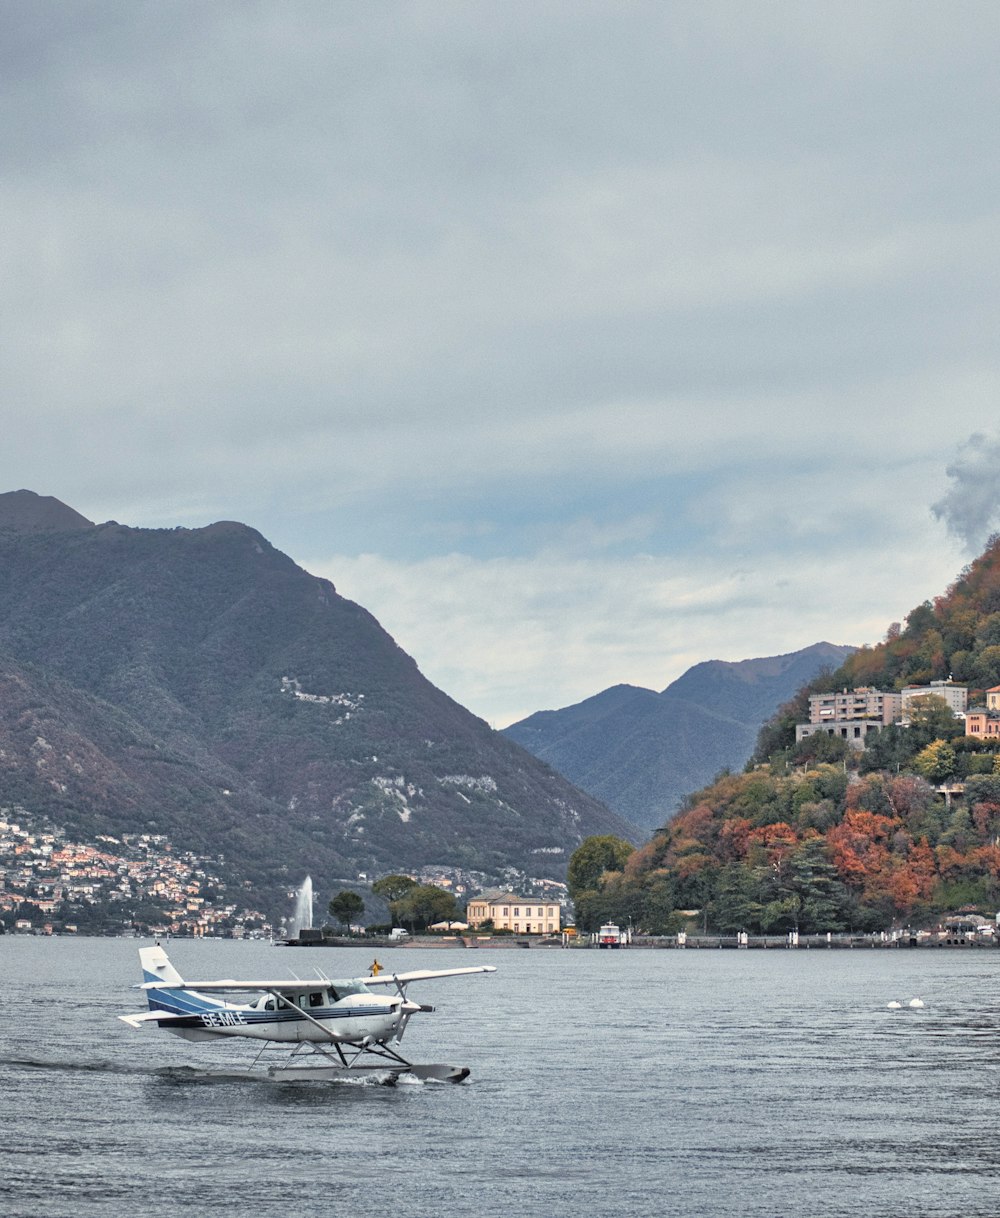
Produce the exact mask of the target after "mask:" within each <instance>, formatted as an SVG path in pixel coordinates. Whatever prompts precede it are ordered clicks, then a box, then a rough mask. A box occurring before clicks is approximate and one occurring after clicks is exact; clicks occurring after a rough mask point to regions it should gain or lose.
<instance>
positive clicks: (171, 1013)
mask: <svg viewBox="0 0 1000 1218" xmlns="http://www.w3.org/2000/svg"><path fill="white" fill-rule="evenodd" d="M139 962H140V964H141V965H142V983H141V985H138V986H136V987H135V988H136V989H139V990H144V991H145V993H146V998H147V1002H148V1004H149V1009H148V1010H147V1011H143V1012H142V1013H141V1014H136V1015H119V1016H118V1018H119V1019H121V1020H122V1021H123V1022H124V1023H127V1024H128V1025H129V1027H131V1028H136V1029H142V1028H145V1027H147V1026H148V1025H150V1024H155V1025H156V1027H158V1028H161V1029H162V1030H163V1031H165V1032H171V1033H172V1034H173V1035H175V1036H180V1037H183V1038H184V1040H192V1041H215V1042H219V1041H222V1040H227V1039H231V1038H233V1037H249V1038H251V1039H252V1040H259V1041H263V1042H264V1044H263V1046H262V1047H261V1049H260V1052H259V1053H258V1054H257V1056H256V1057H255V1058H254V1059H253V1061H252V1062H251V1063H250V1064H249V1066H247V1067H246V1068H245V1070H243V1071H241V1072H240V1073H241V1074H253V1073H256V1074H258V1075H260V1074H263V1076H264V1077H267V1078H271V1079H274V1080H276V1081H281V1082H303V1081H305V1082H323V1081H336V1080H337V1079H344V1078H351V1077H359V1076H364V1075H365V1074H366V1073H368V1074H372V1073H379V1072H381V1075H382V1081H390V1082H394V1081H395V1080H396V1079H397V1078H398V1077H400V1076H401V1075H410V1076H411V1077H414V1078H418V1079H435V1080H438V1081H441V1082H453V1083H458V1082H461V1081H462V1079H465V1078H468V1076H469V1069H468V1067H466V1066H447V1065H441V1064H429V1065H419V1064H416V1063H414V1062H411V1061H408V1060H407V1059H406V1058H405V1057H403V1056H402V1054H401V1053H400V1052H399V1044H400V1041H401V1040H402V1039H403V1033H404V1032H405V1030H406V1025H407V1024H408V1023H409V1021H410V1018H411V1017H412V1016H413V1015H416V1014H417V1013H418V1012H421V1011H433V1010H434V1008H433V1007H430V1006H425V1005H423V1004H421V1003H417V1002H412V1001H411V1000H410V999H409V998H407V996H406V988H407V986H408V985H410V984H411V983H412V982H414V981H430V980H433V979H435V978H438V977H462V976H466V975H468V974H470V973H495V972H496V968H495V967H494V966H492V965H484V966H482V967H477V968H449V969H437V970H433V969H418V970H416V971H415V972H409V973H392V972H386V973H385V974H384V975H382V976H376V977H354V978H351V979H349V980H340V981H338V980H335V979H331V978H330V977H325V976H318V978H317V979H316V980H307V981H303V980H301V979H300V978H297V977H296V978H294V979H293V980H291V981H233V980H224V981H185V980H184V979H183V977H181V975H180V973H178V971H177V970H176V969H175V968H174V966H173V965H172V964H171V963H170V961H169V959H168V958H167V953H166V952H165V951H164V950H163V948H162V947H160V945H159V944H157V945H156V946H155V947H142V948H140V949H139ZM374 986H379V987H381V986H385V987H389V986H392V987H394V988H395V991H396V992H395V993H394V994H380V993H373V992H372V987H374ZM247 993H250V994H255V995H257V997H255V998H254V999H253V1001H251V1002H239V1001H235V1000H234V999H233V998H232V997H230V998H225V997H215V995H230V996H239V995H243V994H247ZM269 1051H272V1052H273V1051H279V1052H281V1053H282V1058H283V1060H282V1061H281V1062H280V1063H279V1064H277V1065H268V1066H261V1063H262V1061H263V1059H264V1055H265V1054H266V1053H267V1052H269ZM258 1066H261V1069H260V1070H258V1069H257V1067H258ZM229 1073H231V1072H229Z"/></svg>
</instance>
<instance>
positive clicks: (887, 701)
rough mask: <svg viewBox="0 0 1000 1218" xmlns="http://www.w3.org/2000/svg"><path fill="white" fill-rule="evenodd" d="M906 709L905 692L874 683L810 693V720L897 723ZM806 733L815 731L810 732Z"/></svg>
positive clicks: (817, 721) (830, 722)
mask: <svg viewBox="0 0 1000 1218" xmlns="http://www.w3.org/2000/svg"><path fill="white" fill-rule="evenodd" d="M902 710H903V702H902V695H900V694H895V693H886V692H885V691H884V690H881V689H873V688H872V687H871V686H870V685H862V686H859V688H857V689H842V690H839V691H837V692H836V693H832V694H810V695H809V722H810V723H825V724H844V723H851V722H854V721H855V720H858V719H868V720H872V721H874V722H876V723H893V722H895V720H897V719H898V718H899V717H900V715H901V714H902ZM836 734H837V735H840V734H842V733H839V732H838V733H836ZM806 735H812V733H811V732H807V733H806Z"/></svg>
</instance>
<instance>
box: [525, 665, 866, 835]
mask: <svg viewBox="0 0 1000 1218" xmlns="http://www.w3.org/2000/svg"><path fill="white" fill-rule="evenodd" d="M852 651H853V648H851V647H847V646H841V645H838V644H833V643H827V642H821V643H814V644H812V645H811V646H810V647H806V648H802V649H801V650H799V651H796V652H790V653H787V654H784V655H780V656H764V657H759V658H755V659H748V660H739V661H728V660H703V661H701V662H700V663H698V664H695V665H693V666H692V667H691V668H689V669H687V670H686V672H684V673H682V674H681V676H680V677H678V678H677V679H676V680H674V681H672V682H671V683H670V685H668V686H667V687H666V688H665V689H664V690H662V691H660V692H659V693H656V692H654V691H653V690H649V689H645V688H643V687H641V686H629V685H614V686H610V687H609V688H608V689H605V690H602V691H601V692H600V693H597V694H594V695H593V696H592V697H590V698H586V699H584V700H583V701H582V702H579V703H577V704H576V705H574V706H570V707H564V708H562V709H561V710H556V711H539V712H536V713H535V714H534V715H529V716H528V717H527V718H526V719H523V720H521V721H520V722H518V723H516V724H512V725H511V726H510V727H508V728H507V729H506V733H507V734H508V735H509V736H510V737H511V738H512V739H514V740H516V741H517V742H518V743H519V744H521V745H523V746H524V747H525V748H527V749H529V750H530V751H531V752H533V753H534V754H535V755H536V756H537V757H539V758H541V759H542V760H544V761H547V762H548V763H549V764H550V765H552V766H553V767H554V768H555V769H557V770H559V771H560V773H563V774H565V775H566V777H567V778H569V779H570V781H572V782H574V783H575V784H576V785H578V786H580V787H582V788H583V789H584V790H586V791H589V792H590V793H591V794H592V795H594V796H596V797H597V798H598V799H601V800H602V801H603V802H605V803H606V804H607V805H608V806H609V807H611V808H613V809H614V810H616V811H617V812H619V813H620V814H621V815H622V816H624V817H626V818H627V819H629V820H631V821H633V822H634V823H635V824H638V825H640V826H642V827H644V828H647V829H655V828H658V827H659V826H660V825H662V824H663V823H665V822H666V821H667V820H668V819H669V818H670V816H671V815H672V814H673V813H674V812H675V811H676V810H677V808H678V807H679V806H680V804H681V802H682V801H683V799H684V798H685V796H686V795H687V794H688V793H689V792H690V791H693V790H697V789H699V788H700V787H702V786H704V785H705V783H706V782H708V781H709V780H710V779H711V778H712V777H714V775H715V774H717V773H719V771H720V770H724V769H729V768H733V767H741V766H742V765H743V764H744V763H745V762H746V760H747V759H748V758H749V757H750V755H751V754H752V752H753V749H754V744H755V742H756V739H757V733H758V731H759V730H760V726H761V724H762V723H763V722H764V721H765V719H766V718H767V717H768V716H769V715H770V714H773V713H774V711H775V710H776V708H777V707H778V706H779V705H781V703H783V702H785V701H786V700H787V699H788V698H789V697H791V695H792V694H793V693H794V692H795V691H796V690H797V689H798V688H799V687H800V686H802V685H803V684H805V682H806V681H807V680H808V679H809V677H811V676H814V675H815V674H816V672H817V671H818V670H819V669H820V668H823V667H825V666H833V665H834V663H835V662H836V663H837V664H839V663H840V662H842V661H843V659H844V657H845V656H846V655H848V654H850V653H851V652H852Z"/></svg>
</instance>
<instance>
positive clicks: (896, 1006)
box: [885, 999, 903, 1011]
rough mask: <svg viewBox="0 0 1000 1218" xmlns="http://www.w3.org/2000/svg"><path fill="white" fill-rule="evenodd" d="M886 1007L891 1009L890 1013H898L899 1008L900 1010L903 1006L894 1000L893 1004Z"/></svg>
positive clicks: (890, 1003) (887, 1004) (888, 1003)
mask: <svg viewBox="0 0 1000 1218" xmlns="http://www.w3.org/2000/svg"><path fill="white" fill-rule="evenodd" d="M885 1005H886V1006H887V1007H888V1008H889V1010H890V1011H898V1010H899V1008H900V1007H901V1006H902V1005H903V1004H902V1003H901V1002H896V1000H895V999H893V1001H892V1002H887V1003H886V1004H885Z"/></svg>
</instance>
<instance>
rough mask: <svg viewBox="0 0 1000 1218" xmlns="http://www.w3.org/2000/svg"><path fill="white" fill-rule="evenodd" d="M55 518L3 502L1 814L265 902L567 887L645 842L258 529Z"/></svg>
mask: <svg viewBox="0 0 1000 1218" xmlns="http://www.w3.org/2000/svg"><path fill="white" fill-rule="evenodd" d="M27 494H29V495H30V494H31V493H30V492H29V493H27ZM55 505H58V506H55ZM61 508H65V505H60V504H59V501H58V500H55V501H52V502H49V501H46V500H43V499H42V497H40V496H35V497H34V499H26V498H25V493H22V492H14V493H13V497H12V496H11V495H7V496H0V681H2V682H6V683H7V687H8V688H9V690H10V696H9V699H8V702H7V704H6V706H5V708H4V711H3V713H0V781H2V784H3V785H2V787H0V804H9V803H11V802H20V803H22V804H24V805H25V806H31V807H32V808H34V809H35V810H37V811H38V812H39V813H43V814H45V815H48V816H49V817H50V818H51V819H53V820H54V821H56V822H57V823H68V824H69V825H70V826H71V827H72V828H73V830H74V832H77V833H80V834H83V835H89V836H93V834H94V833H95V832H112V833H120V832H122V831H123V830H127V831H135V830H141V831H147V830H148V829H149V827H150V825H155V827H156V831H157V832H160V833H167V834H170V835H171V836H172V837H174V838H176V839H177V844H178V845H183V846H184V847H185V848H188V849H192V850H194V851H195V852H198V853H204V854H207V855H213V856H214V855H216V854H218V853H223V854H225V855H226V859H227V863H228V865H229V867H230V870H231V872H232V873H233V874H234V875H238V876H243V877H245V878H247V879H249V880H250V882H252V883H253V884H254V885H255V887H260V888H262V889H267V890H269V891H271V892H272V893H273V894H277V892H278V891H279V890H281V889H282V888H283V887H287V883H288V881H287V878H286V877H287V876H289V875H290V876H292V877H294V876H295V875H301V874H304V873H305V872H307V871H308V872H311V873H312V874H313V877H314V879H315V880H316V882H317V885H319V884H321V883H322V882H323V877H324V876H337V877H343V876H344V875H350V874H352V873H356V872H358V871H364V872H366V873H376V874H377V873H379V872H384V871H387V870H399V869H403V870H414V869H417V868H419V867H422V866H429V865H435V866H437V865H440V866H448V867H453V868H465V869H470V870H477V871H482V872H484V873H488V874H490V875H497V876H499V875H502V874H504V873H505V871H506V870H507V869H509V868H515V869H517V870H521V871H525V872H528V873H529V874H537V875H539V876H543V877H544V876H548V877H550V878H560V877H561V875H562V874H563V872H564V870H565V864H566V860H567V859H568V856H569V854H570V853H571V852H572V850H573V849H574V848H575V846H576V845H577V844H578V843H579V842H580V841H581V840H582V839H583V838H584V837H586V836H588V835H589V834H591V833H594V832H597V833H601V832H612V833H616V834H621V835H624V836H628V837H631V838H633V839H635V838H637V837H638V836H641V835H639V834H638V833H637V831H636V829H635V827H634V826H633V825H630V824H629V823H627V822H626V821H624V820H623V819H622V818H621V817H619V816H617V815H616V814H614V813H612V812H610V811H609V810H608V809H607V808H604V807H603V806H602V805H601V804H600V803H599V802H598V801H597V800H595V799H594V798H593V797H591V796H588V795H586V794H585V793H583V792H580V791H578V790H576V789H575V788H574V787H573V786H572V785H571V784H569V783H568V782H567V781H566V780H565V779H564V778H562V777H561V776H560V775H558V774H556V773H555V772H554V771H553V770H551V768H550V767H548V766H546V765H544V764H542V763H540V762H538V761H537V760H536V759H535V758H533V757H532V756H531V755H530V754H527V753H525V752H524V751H523V750H521V749H520V748H519V747H518V746H517V745H516V744H515V743H514V742H512V741H509V740H507V739H506V737H504V736H503V735H502V734H500V733H497V732H494V731H493V730H492V729H491V728H490V727H489V725H488V724H486V723H485V722H484V721H482V720H481V719H478V718H477V717H476V716H474V715H472V714H471V713H470V712H469V711H467V710H465V709H464V708H463V707H461V706H460V705H459V704H458V703H457V702H455V701H454V700H453V699H451V698H449V697H448V695H447V694H445V693H444V692H443V691H441V690H438V689H437V688H435V687H434V686H433V685H431V684H430V682H428V681H427V680H426V678H424V677H423V676H422V674H421V673H420V671H419V668H418V666H417V664H416V662H415V661H414V660H413V658H412V657H410V656H408V655H407V654H406V653H405V652H404V651H403V650H402V649H401V648H400V647H399V646H398V644H396V643H395V641H394V640H393V639H392V638H391V637H390V636H389V635H388V634H387V633H386V632H385V631H384V630H383V629H382V627H381V626H380V625H379V624H378V622H377V621H376V620H375V618H374V617H373V616H372V615H371V614H370V613H369V612H368V611H367V610H366V609H364V608H363V607H362V606H360V605H357V604H355V603H354V602H351V601H348V600H346V599H345V598H343V597H341V596H340V595H339V594H338V593H337V591H336V588H335V587H334V585H333V584H332V583H331V582H330V581H328V580H325V579H322V578H319V577H317V576H314V575H312V574H310V573H309V572H307V571H304V570H303V569H302V568H300V567H299V566H297V564H296V563H295V562H294V561H293V560H292V559H291V558H290V557H288V556H287V555H285V554H283V553H281V552H280V551H279V550H277V549H276V548H275V547H274V546H272V545H271V544H270V543H269V542H268V541H267V540H266V539H265V538H264V537H263V536H262V535H261V534H260V533H258V532H257V531H256V530H254V529H253V528H251V527H249V526H247V525H244V524H241V523H239V522H234V521H218V522H216V523H214V524H212V525H208V526H206V527H205V528H202V529H186V528H181V529H132V528H129V527H128V526H125V525H120V524H117V523H116V522H113V521H111V522H107V523H105V524H99V525H95V524H93V523H92V522H86V523H85V524H81V523H80V522H81V521H85V518H84V517H82V516H80V514H79V513H76V512H74V511H73V509H71V508H66V510H65V511H61V510H60V509H61ZM43 525H44V526H45V527H42V526H43Z"/></svg>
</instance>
